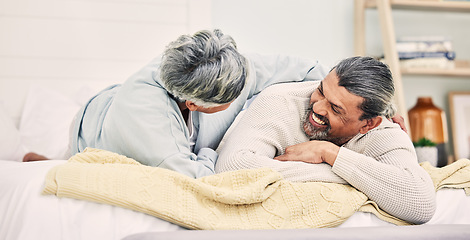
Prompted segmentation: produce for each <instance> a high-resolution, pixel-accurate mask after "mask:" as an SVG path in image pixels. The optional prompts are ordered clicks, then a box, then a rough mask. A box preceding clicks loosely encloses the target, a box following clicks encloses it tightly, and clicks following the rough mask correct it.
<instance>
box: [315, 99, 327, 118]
mask: <svg viewBox="0 0 470 240" xmlns="http://www.w3.org/2000/svg"><path fill="white" fill-rule="evenodd" d="M327 105H328V101H326V99H320V100H318V101H316V102H315V103H313V106H312V109H313V111H314V112H315V113H316V114H319V115H322V116H326V115H327V113H328V111H327Z"/></svg>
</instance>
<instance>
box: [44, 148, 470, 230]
mask: <svg viewBox="0 0 470 240" xmlns="http://www.w3.org/2000/svg"><path fill="white" fill-rule="evenodd" d="M423 167H424V168H425V169H426V170H427V171H428V172H429V173H430V174H431V176H432V178H433V181H434V183H435V187H436V190H437V189H440V188H442V187H456V188H466V191H467V193H470V191H469V190H470V160H468V159H462V160H459V161H457V162H456V163H453V164H451V165H449V166H447V167H444V168H434V167H432V166H431V165H429V164H424V165H423ZM43 193H44V194H55V195H57V196H58V197H69V198H76V199H84V200H89V201H94V202H100V203H105V204H111V205H115V206H120V207H124V208H129V209H133V210H135V211H139V212H144V213H147V214H149V215H152V216H155V217H158V218H161V219H164V220H167V221H170V222H172V223H175V224H178V225H181V226H183V227H186V228H190V229H280V228H284V229H287V228H319V227H334V226H337V225H340V224H341V223H343V222H344V221H345V220H346V219H347V218H348V217H350V216H351V215H352V214H354V212H356V211H366V212H372V213H374V214H376V215H377V216H378V217H379V218H381V219H383V220H386V221H389V222H392V223H395V224H399V225H404V224H407V223H406V222H404V221H402V220H400V219H397V218H395V217H393V216H391V215H389V214H387V213H385V212H383V211H381V210H380V209H379V208H378V207H377V205H376V204H375V203H374V202H371V201H369V200H368V199H367V196H365V195H364V194H363V193H361V192H359V191H357V190H356V189H355V188H353V187H350V186H348V185H342V184H334V183H321V182H308V183H292V182H289V181H286V180H283V179H282V177H281V176H280V174H279V173H277V172H275V171H273V170H270V169H251V170H239V171H233V172H225V173H220V174H215V175H211V176H207V177H203V178H199V179H193V178H190V177H187V176H185V175H182V174H179V173H177V172H174V171H170V170H166V169H163V168H156V167H148V166H144V165H141V164H140V163H138V162H136V161H135V160H133V159H130V158H126V157H124V156H122V155H118V154H115V153H111V152H107V151H104V150H99V149H92V148H87V149H85V151H84V152H82V153H79V154H77V155H75V156H73V157H72V158H70V159H69V160H68V162H67V163H65V164H62V165H58V166H56V167H54V168H53V169H51V170H50V171H49V173H48V174H47V176H46V184H45V188H44V191H43Z"/></svg>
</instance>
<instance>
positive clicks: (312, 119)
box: [309, 110, 328, 127]
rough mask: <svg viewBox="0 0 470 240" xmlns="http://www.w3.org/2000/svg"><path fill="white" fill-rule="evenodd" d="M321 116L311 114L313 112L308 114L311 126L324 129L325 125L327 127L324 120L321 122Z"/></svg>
mask: <svg viewBox="0 0 470 240" xmlns="http://www.w3.org/2000/svg"><path fill="white" fill-rule="evenodd" d="M321 118H323V117H322V116H320V115H318V114H316V113H315V112H313V110H312V111H311V112H310V117H309V121H310V123H311V124H312V125H314V126H318V127H324V126H325V125H328V124H327V123H326V122H325V121H324V120H322V119H321Z"/></svg>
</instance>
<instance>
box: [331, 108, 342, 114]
mask: <svg viewBox="0 0 470 240" xmlns="http://www.w3.org/2000/svg"><path fill="white" fill-rule="evenodd" d="M331 110H333V112H334V113H336V114H340V112H339V111H338V109H336V108H335V107H334V106H332V107H331Z"/></svg>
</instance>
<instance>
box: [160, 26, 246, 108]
mask: <svg viewBox="0 0 470 240" xmlns="http://www.w3.org/2000/svg"><path fill="white" fill-rule="evenodd" d="M246 65H247V62H246V59H245V57H243V56H242V55H241V54H240V53H239V52H238V51H237V46H236V44H235V41H234V40H233V39H232V37H230V36H228V35H224V34H223V33H222V32H221V31H220V30H214V31H209V30H204V31H200V32H197V33H195V34H194V35H192V36H190V35H182V36H180V37H179V38H178V39H177V40H176V41H174V42H171V43H170V44H169V45H168V46H167V49H166V50H165V52H164V54H163V59H162V65H161V69H160V71H161V72H160V77H161V79H162V80H163V82H164V84H165V87H166V88H167V90H168V91H169V92H170V93H171V94H172V95H173V96H175V97H176V98H178V99H179V100H187V101H191V102H193V103H195V104H197V105H199V106H202V107H205V108H211V107H217V106H221V105H225V104H227V103H230V102H232V101H233V100H234V99H235V98H237V97H238V95H240V93H241V91H242V89H243V87H244V86H245V81H246V78H247V66H246Z"/></svg>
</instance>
